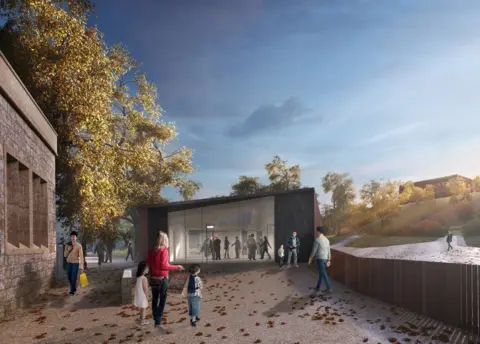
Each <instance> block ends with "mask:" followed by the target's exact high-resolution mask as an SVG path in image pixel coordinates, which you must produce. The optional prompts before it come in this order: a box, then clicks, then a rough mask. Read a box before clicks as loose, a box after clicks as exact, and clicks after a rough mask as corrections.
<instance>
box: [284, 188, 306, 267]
mask: <svg viewBox="0 0 480 344" xmlns="http://www.w3.org/2000/svg"><path fill="white" fill-rule="evenodd" d="M314 199H315V191H314V190H313V189H311V191H310V192H298V193H290V194H280V195H276V196H275V243H276V245H277V246H279V245H281V244H284V245H286V243H287V240H288V237H289V236H291V235H292V232H297V235H298V237H299V239H300V253H299V256H298V261H299V262H302V263H304V262H307V261H308V258H309V256H310V252H311V251H312V244H313V229H314V206H315V204H314ZM277 249H278V247H276V248H275V252H276V251H277ZM287 252H288V251H287V248H285V255H287ZM277 260H278V257H277Z"/></svg>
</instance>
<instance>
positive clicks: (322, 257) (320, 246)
mask: <svg viewBox="0 0 480 344" xmlns="http://www.w3.org/2000/svg"><path fill="white" fill-rule="evenodd" d="M331 256H332V254H331V252H330V241H329V240H328V239H327V237H326V236H325V229H324V228H323V227H317V233H316V236H315V241H314V243H313V249H312V253H311V254H310V259H309V260H308V264H309V265H311V264H312V262H313V259H315V261H316V263H317V269H318V281H317V286H316V287H315V291H317V292H318V291H320V287H321V286H322V282H323V281H324V280H325V287H326V288H325V289H324V290H322V292H323V293H331V292H332V287H331V286H330V280H329V279H328V275H327V267H329V266H330V259H331Z"/></svg>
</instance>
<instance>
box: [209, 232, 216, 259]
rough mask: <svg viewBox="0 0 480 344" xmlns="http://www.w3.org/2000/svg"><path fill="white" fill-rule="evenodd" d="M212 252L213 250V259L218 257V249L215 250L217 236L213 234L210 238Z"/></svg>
mask: <svg viewBox="0 0 480 344" xmlns="http://www.w3.org/2000/svg"><path fill="white" fill-rule="evenodd" d="M210 252H212V259H213V260H216V259H217V251H215V238H214V237H213V236H212V237H211V238H210Z"/></svg>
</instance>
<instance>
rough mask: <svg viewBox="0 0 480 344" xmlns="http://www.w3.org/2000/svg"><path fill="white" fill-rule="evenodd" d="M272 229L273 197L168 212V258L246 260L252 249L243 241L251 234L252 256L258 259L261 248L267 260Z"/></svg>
mask: <svg viewBox="0 0 480 344" xmlns="http://www.w3.org/2000/svg"><path fill="white" fill-rule="evenodd" d="M274 231H275V223H274V197H262V198H257V199H253V200H246V201H239V202H231V203H226V204H221V205H214V206H208V207H203V208H196V209H189V210H184V211H176V212H170V213H168V232H169V237H170V260H171V261H174V262H178V263H187V262H202V263H203V262H209V261H212V260H214V259H216V260H218V258H220V260H224V259H229V260H246V259H249V255H248V254H249V251H250V253H252V252H253V247H254V245H252V241H251V240H249V241H247V240H248V238H249V237H250V236H251V235H252V234H253V236H254V238H255V242H256V252H255V258H256V259H259V258H261V256H262V251H264V250H263V248H264V247H267V251H266V252H268V253H265V254H264V256H265V257H264V258H265V259H268V257H269V256H268V254H270V255H271V256H272V258H274V249H275V242H274V238H275V236H274ZM237 238H238V242H237V241H236V240H237ZM265 238H266V239H267V241H266V244H264V242H265ZM219 240H220V241H219ZM226 243H228V247H227V246H226V245H225V244H226ZM218 251H219V252H218ZM218 253H220V254H219V255H218ZM237 253H238V255H237ZM217 256H218V257H217ZM228 257H230V258H228Z"/></svg>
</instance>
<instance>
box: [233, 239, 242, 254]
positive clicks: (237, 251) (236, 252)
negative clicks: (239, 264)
mask: <svg viewBox="0 0 480 344" xmlns="http://www.w3.org/2000/svg"><path fill="white" fill-rule="evenodd" d="M232 246H235V258H236V259H239V258H240V249H241V248H242V243H241V242H240V240H239V239H238V236H237V237H235V242H234V243H233V244H232Z"/></svg>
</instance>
